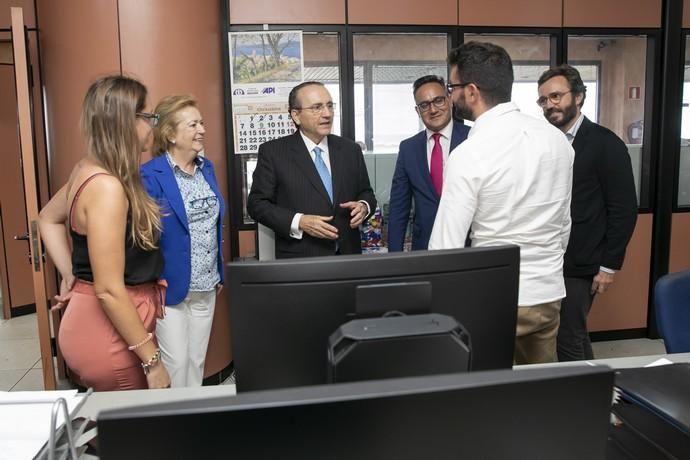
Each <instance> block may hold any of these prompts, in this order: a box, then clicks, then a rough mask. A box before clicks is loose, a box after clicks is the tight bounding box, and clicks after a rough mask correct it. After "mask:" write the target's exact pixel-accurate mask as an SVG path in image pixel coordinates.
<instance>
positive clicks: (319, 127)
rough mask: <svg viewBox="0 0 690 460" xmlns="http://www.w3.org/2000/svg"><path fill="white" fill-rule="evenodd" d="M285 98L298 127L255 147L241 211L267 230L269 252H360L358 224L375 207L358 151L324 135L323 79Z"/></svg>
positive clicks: (329, 120) (326, 97) (328, 121)
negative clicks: (271, 239)
mask: <svg viewBox="0 0 690 460" xmlns="http://www.w3.org/2000/svg"><path fill="white" fill-rule="evenodd" d="M288 105H289V110H290V116H291V117H292V120H293V122H294V123H295V125H296V126H297V127H298V130H297V132H295V133H294V134H292V135H290V136H286V137H282V138H280V139H275V140H272V141H269V142H266V143H264V144H262V145H261V146H260V147H259V155H258V157H259V158H258V162H257V165H256V169H255V170H254V176H253V183H252V189H251V192H250V193H249V197H248V200H247V210H248V211H249V215H251V216H252V218H253V219H254V220H256V221H257V222H259V223H261V224H263V225H265V226H267V227H268V228H270V229H271V230H273V231H274V232H275V238H276V240H275V253H276V257H277V258H287V257H309V256H324V255H333V254H360V253H361V252H362V249H361V243H360V235H359V225H360V224H361V223H362V222H363V221H364V220H365V219H366V218H367V217H368V216H369V215H370V214H371V213H372V212H373V211H374V209H375V208H376V198H374V192H373V190H372V188H371V185H370V184H369V176H368V174H367V168H366V165H365V163H364V157H363V155H362V150H361V149H360V148H359V146H357V144H355V143H354V142H352V141H350V140H347V139H344V138H342V137H339V136H335V135H332V134H330V133H331V127H332V125H333V113H334V110H335V105H334V104H333V100H332V99H331V95H330V94H329V92H328V90H327V89H326V88H325V87H324V85H323V84H321V83H318V82H312V81H309V82H304V83H301V84H299V85H297V86H295V88H294V89H293V90H292V91H291V92H290V95H289V97H288Z"/></svg>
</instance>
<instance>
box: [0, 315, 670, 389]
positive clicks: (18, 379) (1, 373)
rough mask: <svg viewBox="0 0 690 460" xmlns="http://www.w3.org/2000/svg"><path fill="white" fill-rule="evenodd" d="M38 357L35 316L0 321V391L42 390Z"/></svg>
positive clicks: (616, 348)
mask: <svg viewBox="0 0 690 460" xmlns="http://www.w3.org/2000/svg"><path fill="white" fill-rule="evenodd" d="M592 348H593V349H594V354H595V356H596V357H597V358H617V357H624V356H642V355H656V354H662V353H665V350H664V344H663V343H662V342H661V341H660V340H650V339H632V340H617V341H612V342H596V343H593V344H592ZM40 357H41V353H40V350H39V346H38V327H37V323H36V315H35V314H33V315H26V316H20V317H19V318H14V319H11V320H7V321H4V320H0V391H8V390H9V391H26V390H42V389H43V373H42V371H41V360H40ZM228 381H230V379H228ZM60 386H61V387H63V386H65V383H64V382H61V385H60Z"/></svg>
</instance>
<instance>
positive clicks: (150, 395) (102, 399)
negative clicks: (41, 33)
mask: <svg viewBox="0 0 690 460" xmlns="http://www.w3.org/2000/svg"><path fill="white" fill-rule="evenodd" d="M661 358H666V359H668V360H669V361H672V362H674V363H683V362H690V353H677V354H671V355H651V356H634V357H630V358H612V359H596V360H592V361H573V362H567V363H549V364H530V365H525V366H516V367H515V370H523V369H534V368H539V367H547V366H548V367H556V366H577V365H579V366H581V365H582V364H583V363H587V364H590V365H592V366H597V365H606V366H610V367H612V368H614V369H622V368H626V367H643V366H646V365H648V364H651V363H653V362H654V361H657V360H658V359H661ZM234 394H235V385H217V386H206V387H197V388H172V389H165V390H134V391H107V392H99V393H93V394H92V395H91V396H90V397H89V398H88V399H87V400H86V401H85V402H84V405H83V406H82V407H81V409H80V410H79V412H78V414H77V416H79V417H88V418H91V419H93V420H96V419H97V417H98V414H99V412H100V411H103V410H108V409H115V408H118V409H119V408H123V407H132V406H139V405H143V404H154V403H162V402H171V401H182V400H193V399H202V398H209V397H216V396H232V395H234Z"/></svg>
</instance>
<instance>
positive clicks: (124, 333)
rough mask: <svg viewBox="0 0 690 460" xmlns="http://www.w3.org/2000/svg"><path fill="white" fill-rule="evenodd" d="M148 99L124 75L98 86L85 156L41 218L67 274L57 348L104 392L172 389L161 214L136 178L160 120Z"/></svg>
mask: <svg viewBox="0 0 690 460" xmlns="http://www.w3.org/2000/svg"><path fill="white" fill-rule="evenodd" d="M146 95H147V91H146V87H145V86H144V85H142V84H141V83H140V82H138V81H137V80H134V79H132V78H128V77H123V76H119V75H114V76H108V77H104V78H101V79H99V80H97V81H96V82H94V83H93V84H92V85H91V87H90V88H89V90H88V91H87V93H86V97H85V98H84V103H83V107H82V116H81V125H82V130H83V132H84V135H85V137H86V141H87V155H86V157H84V158H83V159H82V160H81V161H79V163H77V165H76V166H75V167H74V169H73V170H72V173H71V174H70V177H69V180H68V182H67V184H66V185H65V186H63V187H62V188H61V189H60V190H59V191H58V192H57V193H56V194H55V196H53V198H52V199H51V200H50V202H49V203H48V204H47V205H46V206H45V207H44V208H43V210H42V211H41V214H40V218H39V228H40V231H41V235H42V238H43V242H44V244H45V247H46V250H47V251H48V254H49V255H50V257H51V259H52V260H53V262H54V263H55V266H56V267H57V269H58V271H59V272H60V275H61V276H62V284H61V288H60V294H59V295H58V296H57V297H56V298H57V299H58V301H59V302H58V305H59V306H61V307H64V306H67V309H66V311H65V314H64V316H63V319H62V322H61V324H60V332H59V337H58V344H59V346H60V349H61V351H62V354H63V356H64V358H65V361H66V362H67V365H68V366H69V367H70V369H71V370H72V371H73V372H75V373H76V374H77V375H78V376H79V379H80V380H81V382H82V383H83V384H84V385H86V386H91V387H93V388H94V389H95V390H97V391H107V390H126V389H141V388H164V387H167V386H169V385H170V377H169V376H168V372H167V370H166V369H165V367H164V365H163V363H162V361H161V358H160V350H159V349H158V347H157V343H156V339H155V336H154V332H155V330H154V329H155V326H156V318H157V317H159V316H161V315H162V313H163V305H162V303H161V297H162V295H163V294H162V291H161V288H160V285H159V283H158V278H159V276H160V274H161V271H162V269H163V258H162V254H161V252H160V249H159V248H158V238H159V233H160V210H159V208H158V205H157V204H156V203H155V202H154V201H153V200H152V199H151V198H150V197H149V196H148V194H147V193H146V190H145V189H144V187H143V185H142V183H141V178H140V175H139V162H140V155H141V152H142V151H144V150H145V149H146V146H147V145H149V144H150V141H151V136H152V134H151V133H152V131H151V130H152V126H154V125H155V123H156V121H157V117H156V115H155V114H150V113H146V112H144V110H145V104H146ZM65 224H67V226H66V225H65ZM67 228H69V235H68V232H67ZM70 237H71V240H72V244H71V248H70V244H69V238H70Z"/></svg>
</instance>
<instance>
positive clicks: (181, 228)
mask: <svg viewBox="0 0 690 460" xmlns="http://www.w3.org/2000/svg"><path fill="white" fill-rule="evenodd" d="M201 172H202V174H203V175H204V178H205V179H206V182H208V185H210V186H211V190H213V193H214V194H215V195H216V198H218V203H220V214H219V215H218V274H219V275H220V282H221V284H223V282H224V273H223V246H222V243H223V231H222V227H223V215H224V213H225V204H224V203H223V196H222V195H221V194H220V192H219V191H218V183H217V182H216V174H215V172H214V171H213V163H211V162H210V161H209V160H208V158H204V165H203V167H202V168H201ZM141 179H142V181H143V183H144V187H146V191H147V192H149V195H151V197H152V198H153V199H154V200H156V201H157V202H158V204H159V205H160V207H161V214H162V215H161V223H162V225H163V231H162V234H161V238H160V247H161V250H162V252H163V258H164V259H165V266H164V268H163V273H162V274H161V278H163V279H165V280H166V281H167V282H168V289H167V291H166V294H165V304H166V305H177V304H178V303H180V302H182V301H183V300H184V299H185V297H187V292H188V291H189V282H190V280H191V277H192V247H191V237H190V235H189V223H188V222H187V212H186V211H185V207H184V203H183V202H182V195H181V194H180V189H179V188H178V186H177V181H176V180H175V175H174V174H173V170H172V168H171V167H170V163H168V159H167V158H166V156H165V155H160V156H157V157H155V158H154V159H152V160H150V161H148V162H146V163H145V164H144V165H142V167H141Z"/></svg>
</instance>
